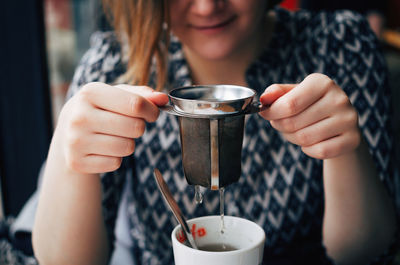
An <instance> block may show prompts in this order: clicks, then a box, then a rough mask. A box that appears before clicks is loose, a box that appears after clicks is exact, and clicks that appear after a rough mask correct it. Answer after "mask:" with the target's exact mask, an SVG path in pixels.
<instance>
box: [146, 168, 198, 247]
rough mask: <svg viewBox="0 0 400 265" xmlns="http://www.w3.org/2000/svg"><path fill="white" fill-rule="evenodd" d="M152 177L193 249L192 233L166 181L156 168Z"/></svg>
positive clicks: (194, 245)
mask: <svg viewBox="0 0 400 265" xmlns="http://www.w3.org/2000/svg"><path fill="white" fill-rule="evenodd" d="M154 178H155V179H156V182H157V185H158V188H159V189H160V190H161V194H162V195H163V197H164V199H165V201H166V202H167V204H168V206H169V208H170V209H171V210H172V212H173V213H174V216H175V218H176V220H178V222H179V223H180V224H181V227H182V229H183V232H184V233H185V235H186V238H187V239H188V241H189V243H190V245H192V247H193V248H194V249H198V248H197V246H196V243H195V242H194V238H193V235H192V233H190V229H189V226H188V224H187V223H186V220H185V217H184V216H183V214H182V212H181V210H180V208H179V206H178V204H177V203H176V201H175V199H174V197H173V196H172V194H171V191H170V190H169V188H168V186H167V183H165V181H164V178H163V177H162V175H161V172H160V171H159V170H158V169H157V168H155V169H154Z"/></svg>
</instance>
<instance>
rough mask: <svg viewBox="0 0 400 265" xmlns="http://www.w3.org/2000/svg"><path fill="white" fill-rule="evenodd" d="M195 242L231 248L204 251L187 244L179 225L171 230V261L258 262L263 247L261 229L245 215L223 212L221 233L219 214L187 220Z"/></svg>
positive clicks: (184, 264)
mask: <svg viewBox="0 0 400 265" xmlns="http://www.w3.org/2000/svg"><path fill="white" fill-rule="evenodd" d="M187 223H188V225H189V228H190V229H191V232H192V234H193V237H194V240H195V242H196V245H197V246H198V247H199V248H200V249H201V248H203V247H204V246H210V245H219V246H222V245H224V246H227V247H233V248H234V249H235V250H231V251H219V252H216V251H205V250H197V249H194V248H192V247H189V246H188V243H187V242H186V241H187V240H186V238H185V236H184V234H183V231H182V229H181V226H180V225H178V226H176V227H175V228H174V230H173V231H172V234H171V237H172V247H173V251H174V258H175V265H224V264H227V265H260V264H262V257H263V251H264V242H265V232H264V230H263V229H262V228H261V227H260V226H259V225H258V224H256V223H254V222H252V221H249V220H247V219H243V218H239V217H234V216H225V217H224V225H225V226H224V230H223V231H224V233H221V216H204V217H199V218H194V219H191V220H189V221H188V222H187Z"/></svg>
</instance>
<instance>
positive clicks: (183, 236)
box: [176, 230, 186, 243]
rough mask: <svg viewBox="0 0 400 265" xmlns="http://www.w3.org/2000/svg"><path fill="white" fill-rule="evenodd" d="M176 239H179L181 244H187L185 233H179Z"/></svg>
mask: <svg viewBox="0 0 400 265" xmlns="http://www.w3.org/2000/svg"><path fill="white" fill-rule="evenodd" d="M176 239H177V240H178V241H179V242H181V243H183V242H185V241H186V236H185V233H183V231H182V230H180V231H179V232H178V234H177V235H176Z"/></svg>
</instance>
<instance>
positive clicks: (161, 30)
mask: <svg viewBox="0 0 400 265" xmlns="http://www.w3.org/2000/svg"><path fill="white" fill-rule="evenodd" d="M267 1H268V4H267V9H271V8H273V7H274V6H275V5H277V4H279V3H280V2H282V0H267ZM103 7H104V11H105V13H106V15H107V17H108V19H109V20H110V22H111V24H112V25H113V26H114V29H115V30H116V32H117V34H118V35H119V37H120V39H122V38H125V37H126V38H127V41H128V44H129V46H128V56H129V59H128V66H127V71H126V73H125V74H124V75H123V76H122V79H123V80H124V82H129V83H132V84H134V85H147V84H148V82H149V77H150V71H151V66H152V62H153V61H152V60H153V58H155V60H156V67H157V71H156V73H157V90H161V89H162V88H163V86H164V85H165V83H166V76H167V69H166V68H167V65H166V56H167V49H168V44H169V39H168V37H169V14H168V11H169V10H168V0H103ZM144 36H145V37H144Z"/></svg>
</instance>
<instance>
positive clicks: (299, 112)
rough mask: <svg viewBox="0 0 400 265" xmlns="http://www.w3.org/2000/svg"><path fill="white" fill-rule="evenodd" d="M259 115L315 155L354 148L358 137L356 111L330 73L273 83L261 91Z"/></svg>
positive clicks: (323, 156)
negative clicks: (264, 106)
mask: <svg viewBox="0 0 400 265" xmlns="http://www.w3.org/2000/svg"><path fill="white" fill-rule="evenodd" d="M260 101H261V103H262V104H263V105H270V106H269V108H267V109H266V110H264V111H262V112H260V115H261V116H262V117H263V118H264V119H266V120H269V121H270V123H271V125H272V127H274V128H275V129H276V130H278V131H280V132H281V133H282V134H283V136H284V137H285V138H286V139H287V140H288V141H289V142H291V143H294V144H296V145H299V146H301V148H302V150H303V152H304V153H306V154H307V155H309V156H311V157H314V158H317V159H328V158H333V157H337V156H340V155H342V154H345V153H347V152H350V151H352V150H355V149H356V148H357V147H358V146H359V144H360V141H361V134H360V130H359V128H358V114H357V111H356V110H355V108H354V107H353V106H352V104H351V102H350V100H349V98H348V97H347V95H346V93H345V92H344V91H343V90H342V89H341V88H340V87H339V86H338V85H337V84H336V83H335V82H334V81H332V80H331V79H330V78H329V77H327V76H325V75H323V74H311V75H309V76H307V77H306V78H305V79H304V80H303V81H302V82H301V83H300V84H274V85H271V86H269V87H268V88H267V89H266V90H265V92H264V93H263V94H262V95H261V97H260Z"/></svg>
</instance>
